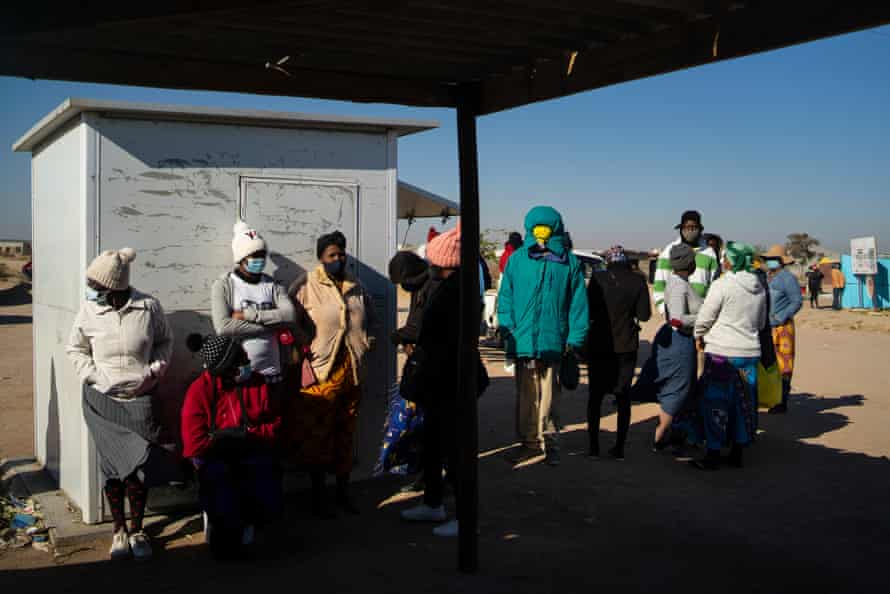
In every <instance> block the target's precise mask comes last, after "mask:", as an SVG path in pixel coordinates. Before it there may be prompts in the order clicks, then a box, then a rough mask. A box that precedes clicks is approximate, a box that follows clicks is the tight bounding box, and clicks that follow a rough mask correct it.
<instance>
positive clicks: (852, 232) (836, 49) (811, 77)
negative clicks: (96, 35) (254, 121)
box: [0, 27, 890, 251]
mask: <svg viewBox="0 0 890 594" xmlns="http://www.w3.org/2000/svg"><path fill="white" fill-rule="evenodd" d="M69 96H76V97H89V98H105V99H123V100H133V101H147V102H164V103H184V104H194V105H208V106H223V107H242V108H255V109H274V110H292V111H308V112H318V113H336V114H355V115H378V116H395V117H418V118H430V119H438V120H439V121H440V122H441V124H442V127H441V128H440V129H439V130H435V131H432V132H427V133H424V134H418V135H415V136H411V137H408V138H405V139H403V140H402V142H401V145H400V149H399V159H400V163H399V165H400V171H399V174H400V177H401V178H402V179H404V180H406V181H409V182H411V183H414V184H417V185H420V186H423V187H425V188H427V189H429V190H431V191H434V192H437V193H439V194H442V195H445V196H448V197H451V198H454V199H456V198H457V193H458V192H457V187H458V186H457V156H456V150H457V149H456V138H455V126H454V114H453V112H452V111H451V110H446V109H418V108H409V107H401V106H388V105H363V104H351V103H342V102H333V101H317V100H306V99H293V98H282V97H266V96H259V95H242V94H234V93H196V92H185V91H170V90H158V89H146V88H138V87H119V86H110V85H92V84H72V83H63V82H50V81H30V80H24V79H14V78H3V77H0V102H2V110H0V145H2V146H4V147H7V148H4V149H3V150H0V174H2V176H3V179H4V180H5V183H4V184H3V185H2V187H0V200H2V203H3V212H4V216H3V217H2V219H0V237H28V236H29V235H30V204H29V193H30V187H29V186H30V166H29V155H27V154H13V153H12V152H10V150H9V148H8V147H9V146H10V145H11V144H12V143H13V142H14V141H15V140H16V139H17V138H18V137H19V136H20V135H21V134H23V133H24V132H25V131H26V130H27V129H28V128H29V127H30V126H31V125H32V124H33V123H34V122H36V121H37V120H38V119H40V118H41V117H43V116H44V115H45V114H46V113H47V112H48V111H50V110H51V109H52V108H54V107H55V106H56V105H58V104H59V103H60V102H61V101H63V100H64V99H65V98H66V97H69ZM479 150H480V155H479V159H480V175H481V177H480V190H481V196H482V226H483V228H517V227H520V225H521V223H522V218H523V214H524V213H525V211H526V210H527V209H528V208H529V207H531V206H533V205H535V204H550V205H553V206H555V207H556V208H558V209H559V210H561V211H562V213H563V215H564V216H565V218H566V219H567V223H568V227H569V229H570V231H571V232H572V235H573V237H574V238H575V239H576V244H578V245H580V246H585V247H607V246H608V245H610V244H612V243H615V242H620V243H623V244H625V245H626V246H629V247H634V248H648V247H654V246H659V245H663V244H664V243H665V242H666V241H668V240H669V239H670V238H671V237H672V236H673V234H674V231H673V225H674V224H675V223H676V222H677V220H678V218H679V215H680V212H681V211H683V210H684V209H687V208H697V209H699V210H701V211H702V213H703V215H704V222H705V227H706V228H707V229H708V230H710V231H713V232H717V233H720V234H722V235H723V236H724V237H725V238H730V239H738V240H745V241H749V242H751V243H763V244H769V243H775V242H779V241H782V240H783V239H784V236H785V235H786V234H787V233H789V232H793V231H803V232H808V233H810V234H811V235H814V236H816V237H817V238H819V239H821V240H822V241H823V243H824V244H825V245H827V246H829V247H830V248H833V249H838V250H844V251H846V250H848V249H849V248H848V246H849V243H848V240H849V238H850V237H852V236H859V235H872V234H875V235H877V236H878V241H879V246H883V249H885V250H886V249H887V248H888V247H890V27H884V28H881V29H873V30H870V31H863V32H860V33H855V34H851V35H846V36H842V37H836V38H833V39H828V40H823V41H819V42H815V43H810V44H807V45H802V46H797V47H793V48H788V49H784V50H779V51H775V52H770V53H766V54H760V55H757V56H752V57H749V58H744V59H740V60H734V61H730V62H723V63H718V64H713V65H709V66H705V67H701V68H696V69H692V70H687V71H683V72H678V73H673V74H668V75H664V76H660V77H655V78H650V79H646V80H642V81H637V82H632V83H628V84H623V85H618V86H615V87H610V88H607V89H601V90H598V91H592V92H588V93H583V94H580V95H575V96H572V97H568V98H564V99H560V100H556V101H549V102H545V103H541V104H537V105H533V106H528V107H523V108H519V109H514V110H511V111H508V112H504V113H500V114H494V115H491V116H485V117H483V118H481V119H480V121H479Z"/></svg>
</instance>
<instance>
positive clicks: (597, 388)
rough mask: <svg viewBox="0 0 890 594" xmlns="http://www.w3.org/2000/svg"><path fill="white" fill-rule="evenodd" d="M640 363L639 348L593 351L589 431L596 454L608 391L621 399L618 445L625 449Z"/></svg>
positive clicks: (590, 377)
mask: <svg viewBox="0 0 890 594" xmlns="http://www.w3.org/2000/svg"><path fill="white" fill-rule="evenodd" d="M636 366H637V352H636V351H634V352H632V353H591V355H590V357H589V358H588V361H587V374H588V379H587V382H588V389H589V398H588V400H587V432H588V435H589V437H590V450H591V452H592V453H599V432H600V411H601V410H602V406H603V397H604V396H605V395H606V394H614V395H615V398H616V400H617V401H618V438H617V440H616V443H615V446H616V448H617V449H619V450H622V449H624V443H625V441H627V432H628V429H629V428H630V385H631V383H632V382H633V378H634V369H636Z"/></svg>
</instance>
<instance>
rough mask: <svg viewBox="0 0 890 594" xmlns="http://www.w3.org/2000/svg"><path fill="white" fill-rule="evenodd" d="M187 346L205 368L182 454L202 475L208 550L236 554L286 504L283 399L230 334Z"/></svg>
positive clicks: (191, 399)
mask: <svg viewBox="0 0 890 594" xmlns="http://www.w3.org/2000/svg"><path fill="white" fill-rule="evenodd" d="M189 349H191V350H192V351H200V353H201V357H202V358H203V360H204V371H203V372H202V373H201V375H200V376H198V378H197V379H196V380H195V381H194V382H192V384H191V386H189V389H188V392H186V395H185V401H184V402H183V404H182V423H181V428H182V444H183V450H182V455H183V457H185V458H187V459H189V460H191V462H192V464H193V465H194V466H195V470H196V472H197V475H198V486H199V499H200V502H201V508H202V509H203V510H204V513H206V514H207V522H208V525H207V533H208V541H209V542H208V544H209V545H210V550H211V552H212V553H213V555H214V556H215V557H218V558H227V557H237V556H239V554H240V553H241V552H242V548H243V547H246V546H250V545H252V544H253V542H254V538H255V534H256V532H257V531H261V530H263V529H273V530H274V529H275V528H276V527H277V526H276V522H280V521H281V517H282V514H283V511H284V494H283V490H282V473H281V466H280V463H279V451H278V438H279V434H280V431H281V413H282V410H281V401H280V400H279V399H278V398H276V397H275V395H273V394H270V388H269V385H268V384H267V382H266V381H265V378H264V376H263V375H261V374H259V373H256V372H254V371H253V369H252V367H251V363H250V358H249V357H248V356H247V352H246V351H245V350H244V348H243V347H242V346H241V345H240V344H238V342H236V341H235V340H233V339H232V338H230V337H226V336H216V337H210V338H207V339H206V340H204V341H203V343H202V340H201V337H200V336H199V335H197V334H195V335H192V336H189Z"/></svg>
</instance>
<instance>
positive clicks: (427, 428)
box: [423, 403, 458, 507]
mask: <svg viewBox="0 0 890 594" xmlns="http://www.w3.org/2000/svg"><path fill="white" fill-rule="evenodd" d="M455 419H456V417H455V410H454V406H453V405H442V404H440V403H430V404H427V405H426V406H425V407H424V409H423V481H424V490H423V502H424V503H425V504H427V505H429V506H430V507H439V506H440V505H442V499H443V498H444V492H445V479H444V478H443V477H442V470H443V469H444V468H445V467H446V464H447V468H448V480H449V482H451V483H452V486H454V485H455V484H456V481H457V473H458V466H457V425H456V420H455Z"/></svg>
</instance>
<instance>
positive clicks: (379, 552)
mask: <svg viewBox="0 0 890 594" xmlns="http://www.w3.org/2000/svg"><path fill="white" fill-rule="evenodd" d="M14 295H15V293H11V294H10V293H7V294H4V295H3V297H0V299H2V301H0V333H2V334H0V336H2V344H4V345H5V347H6V348H5V351H4V354H3V356H2V358H0V370H2V371H0V373H2V377H3V381H2V385H0V406H2V409H0V410H2V416H0V457H15V456H21V455H27V454H29V453H30V448H31V443H32V441H33V440H32V436H31V428H30V423H31V418H30V414H31V412H30V410H31V409H30V407H31V394H30V381H31V380H30V362H29V361H30V357H29V355H28V345H30V332H29V329H30V324H29V320H28V315H29V313H28V311H29V310H28V306H27V305H26V304H22V305H5V303H6V301H7V300H11V301H13V302H14V301H15V297H14ZM864 316H865V314H858V313H851V312H844V313H840V314H838V313H835V312H829V311H827V310H823V311H807V310H805V311H804V312H803V313H802V314H801V318H800V331H799V359H798V361H799V364H798V373H797V375H796V377H795V381H794V396H793V400H792V405H791V411H790V413H789V414H788V415H787V416H781V417H776V416H768V415H763V416H762V417H761V425H762V429H763V432H762V434H761V435H760V437H759V440H758V442H757V443H756V445H755V446H754V447H753V448H751V449H750V450H749V453H748V455H747V457H746V467H745V468H744V469H742V470H728V469H725V470H721V471H720V472H717V473H713V474H711V473H700V472H696V471H694V470H692V469H690V468H689V467H688V466H687V465H686V464H685V463H683V462H682V461H678V460H675V459H673V458H671V457H670V456H668V455H660V454H659V455H656V454H653V453H651V452H650V451H648V449H647V447H646V445H647V443H648V442H649V440H650V437H651V433H652V431H653V429H654V415H655V412H656V410H655V406H654V405H640V406H635V407H634V411H633V425H632V427H631V435H630V444H629V447H628V452H627V454H628V458H627V460H626V461H625V462H616V461H610V460H605V459H602V460H598V461H593V460H590V459H588V458H587V457H586V456H584V455H583V451H584V449H585V447H586V439H587V438H586V430H585V425H584V418H585V417H584V410H585V403H586V390H585V388H584V387H583V386H582V387H581V388H580V389H579V390H578V391H576V392H573V393H566V394H565V395H564V403H563V404H564V415H563V416H564V420H565V422H566V424H567V426H566V429H565V431H564V434H563V445H564V451H565V452H566V455H565V456H564V458H563V464H562V465H561V466H560V467H558V468H551V467H547V466H544V465H542V464H538V465H532V466H528V467H526V468H522V469H516V470H514V469H513V468H512V467H511V466H510V465H509V464H507V463H506V462H505V461H504V459H503V455H502V454H501V452H502V451H505V450H509V448H511V447H512V446H513V445H514V444H513V422H514V421H513V395H512V394H513V392H512V390H513V388H512V378H510V377H507V376H506V375H505V374H504V372H503V365H502V363H501V361H500V360H499V357H498V353H496V352H487V353H486V358H487V360H488V367H489V370H490V372H491V375H492V378H493V382H492V387H491V388H490V390H489V392H488V393H487V394H486V395H485V396H484V397H483V398H482V400H481V401H480V450H481V452H482V454H481V460H480V486H481V492H480V511H481V534H480V549H481V553H480V556H481V569H480V571H479V573H478V574H477V575H474V576H465V575H461V574H458V573H457V572H456V571H455V562H456V542H455V541H452V540H441V539H436V538H435V537H433V536H432V535H431V533H430V528H429V527H428V526H415V525H406V524H402V523H400V522H399V520H398V511H399V510H400V509H402V508H404V507H405V506H407V505H409V504H410V503H411V501H410V500H407V499H406V498H404V497H402V498H395V499H393V498H391V496H392V495H393V493H394V492H395V491H396V490H397V487H398V486H399V485H400V484H401V482H402V479H398V478H388V479H384V480H376V481H368V482H364V483H361V484H358V485H356V494H357V496H358V498H359V500H360V501H361V503H362V506H363V509H364V513H363V514H362V515H361V516H360V517H358V518H348V519H347V518H341V519H337V520H333V521H315V520H312V519H310V518H309V517H308V514H307V513H306V508H307V501H306V497H305V494H299V495H297V496H295V497H294V498H293V499H292V500H291V501H290V502H289V506H288V514H289V517H288V519H287V521H286V522H285V523H284V524H283V526H282V527H281V528H280V530H279V532H280V533H281V534H283V535H285V536H286V538H285V542H284V543H283V544H280V545H278V546H276V547H274V548H270V549H266V551H265V552H264V553H263V554H262V555H261V557H260V559H258V560H255V561H254V562H252V563H250V564H245V563H241V564H234V565H220V564H216V563H214V562H212V561H211V560H210V559H209V557H208V554H207V551H206V549H205V548H204V546H203V544H202V540H203V539H202V537H201V535H200V525H199V523H198V522H197V521H195V520H194V518H193V517H186V518H182V519H179V520H178V521H174V522H172V523H170V524H167V525H161V526H159V527H157V528H155V543H156V550H157V558H156V559H155V561H153V562H152V563H150V564H144V565H135V564H133V563H123V564H111V563H110V562H108V561H107V560H106V557H107V546H108V539H107V538H105V539H101V540H99V541H97V542H95V543H94V544H93V545H90V546H89V547H88V548H87V549H86V550H83V551H81V552H77V553H75V554H72V555H69V556H67V557H63V558H60V559H55V560H54V559H53V558H52V557H50V556H49V555H46V554H43V553H39V552H36V551H31V550H26V551H19V552H15V553H7V554H5V555H3V556H0V591H3V592H6V591H10V592H12V591H30V592H52V593H59V594H61V593H65V592H81V591H85V590H87V589H89V590H91V591H110V590H112V589H118V588H126V590H128V591H131V592H154V593H161V592H163V593H179V592H182V593H185V592H195V591H198V590H200V589H204V590H208V586H210V591H218V592H244V591H246V590H247V589H251V590H259V589H260V588H269V587H272V588H275V587H281V586H285V587H286V588H289V589H294V590H304V589H305V590H308V591H311V592H313V594H314V593H316V592H337V593H341V592H349V591H358V590H361V591H364V592H405V591H410V592H446V591H449V592H529V593H536V594H540V593H544V592H560V593H566V592H581V591H591V590H593V591H595V590H596V589H597V588H604V587H610V586H616V587H617V588H619V589H621V590H622V591H627V592H636V591H646V592H653V591H656V590H661V591H668V592H684V593H686V592H744V593H746V594H749V593H752V592H777V591H780V588H781V589H785V588H787V587H788V586H800V587H806V588H807V589H808V591H810V592H841V591H842V592H866V591H867V592H880V591H887V586H888V585H890V578H888V575H887V572H886V569H885V566H886V560H887V559H888V555H890V514H888V513H887V503H888V501H890V460H888V455H890V432H888V431H887V420H888V418H890V390H888V388H890V374H888V372H887V368H886V365H887V361H888V357H887V353H888V352H890V318H886V317H871V316H869V317H864ZM860 319H867V320H868V323H867V324H865V323H863V324H861V325H857V324H856V322H857V321H858V320H860ZM882 324H883V325H882ZM826 326H827V327H828V329H826V328H825V327H826ZM854 327H857V329H853V328H854ZM656 329H657V324H656V323H649V324H647V326H646V329H645V336H646V337H651V336H652V334H653V333H654V331H655V330H656ZM12 345H15V348H11V346H12ZM646 346H647V345H644V348H643V349H642V352H641V358H642V356H643V353H644V352H645V351H646V350H647V348H646ZM609 412H610V414H609V416H608V417H607V418H606V419H605V420H604V423H603V436H602V443H603V446H604V447H607V446H609V445H610V443H611V440H612V434H611V432H612V431H614V427H615V424H614V423H615V416H614V414H611V411H609ZM13 588H14V589H15V590H13Z"/></svg>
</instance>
